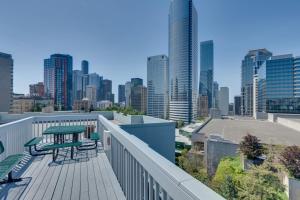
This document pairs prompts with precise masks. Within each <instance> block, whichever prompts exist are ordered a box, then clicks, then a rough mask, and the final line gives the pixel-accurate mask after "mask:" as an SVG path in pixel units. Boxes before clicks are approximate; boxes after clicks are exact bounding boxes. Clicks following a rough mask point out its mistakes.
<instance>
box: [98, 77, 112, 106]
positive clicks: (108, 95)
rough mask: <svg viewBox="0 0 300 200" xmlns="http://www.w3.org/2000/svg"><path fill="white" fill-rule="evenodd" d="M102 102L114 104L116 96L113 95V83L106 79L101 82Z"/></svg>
mask: <svg viewBox="0 0 300 200" xmlns="http://www.w3.org/2000/svg"><path fill="white" fill-rule="evenodd" d="M101 90H102V94H101V100H108V101H111V102H112V103H114V101H115V100H114V98H115V96H114V94H113V93H112V81H111V80H108V79H104V80H102V81H101Z"/></svg>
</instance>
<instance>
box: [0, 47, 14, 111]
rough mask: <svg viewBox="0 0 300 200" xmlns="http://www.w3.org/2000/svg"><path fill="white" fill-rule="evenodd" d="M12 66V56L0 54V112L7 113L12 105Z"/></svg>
mask: <svg viewBox="0 0 300 200" xmlns="http://www.w3.org/2000/svg"><path fill="white" fill-rule="evenodd" d="M13 65H14V61H13V59H12V56H11V55H10V54H6V53H1V52H0V112H9V111H10V108H11V107H12V104H13Z"/></svg>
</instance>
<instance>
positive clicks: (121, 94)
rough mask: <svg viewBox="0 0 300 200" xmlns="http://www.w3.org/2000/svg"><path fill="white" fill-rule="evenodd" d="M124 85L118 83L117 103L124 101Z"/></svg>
mask: <svg viewBox="0 0 300 200" xmlns="http://www.w3.org/2000/svg"><path fill="white" fill-rule="evenodd" d="M125 99H126V98H125V85H118V103H123V102H125Z"/></svg>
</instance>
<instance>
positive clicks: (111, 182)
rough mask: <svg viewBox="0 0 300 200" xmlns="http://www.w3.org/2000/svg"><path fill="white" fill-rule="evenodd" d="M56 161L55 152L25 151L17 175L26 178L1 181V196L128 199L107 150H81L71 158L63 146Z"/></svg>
mask: <svg viewBox="0 0 300 200" xmlns="http://www.w3.org/2000/svg"><path fill="white" fill-rule="evenodd" d="M59 154H60V155H59V156H58V158H57V161H56V162H55V163H53V162H52V155H51V154H50V155H46V156H38V157H31V156H29V155H26V156H25V158H24V161H23V162H22V163H21V164H20V166H18V167H17V169H16V172H15V173H13V175H14V177H16V176H21V177H22V178H23V180H22V181H21V182H17V183H11V184H6V185H0V199H1V200H2V199H8V200H10V199H12V200H14V199H22V200H31V199H32V200H34V199H43V200H48V199H64V200H66V199H72V200H73V199H74V200H76V199H82V200H89V199H90V200H94V199H101V200H102V199H103V200H105V199H108V200H119V199H126V198H125V196H124V194H123V192H122V189H121V187H120V185H119V183H118V181H117V178H116V176H115V174H114V172H113V170H112V168H111V166H110V163H109V161H108V159H107V157H106V155H105V153H104V152H103V151H102V150H101V149H99V150H98V153H96V150H89V151H81V152H76V153H75V154H74V158H75V160H71V159H70V150H65V151H63V150H60V152H59Z"/></svg>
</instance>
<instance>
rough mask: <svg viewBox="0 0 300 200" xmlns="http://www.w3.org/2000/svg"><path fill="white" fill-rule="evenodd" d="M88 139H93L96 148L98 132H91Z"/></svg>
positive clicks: (98, 137)
mask: <svg viewBox="0 0 300 200" xmlns="http://www.w3.org/2000/svg"><path fill="white" fill-rule="evenodd" d="M90 140H93V141H95V145H96V148H97V147H98V141H99V140H100V136H99V133H97V132H95V133H91V136H90Z"/></svg>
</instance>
